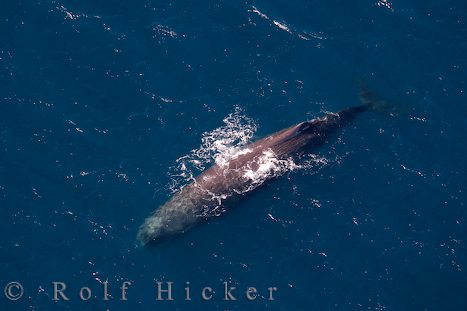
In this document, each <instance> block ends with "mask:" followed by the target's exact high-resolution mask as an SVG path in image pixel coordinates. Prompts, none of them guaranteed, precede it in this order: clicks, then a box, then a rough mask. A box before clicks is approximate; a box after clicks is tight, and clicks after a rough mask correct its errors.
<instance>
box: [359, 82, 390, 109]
mask: <svg viewBox="0 0 467 311" xmlns="http://www.w3.org/2000/svg"><path fill="white" fill-rule="evenodd" d="M358 97H359V98H360V102H361V103H362V105H363V106H365V107H367V108H368V109H369V110H375V111H388V110H390V109H391V107H390V105H389V104H388V102H386V101H385V100H382V99H381V98H380V97H378V96H377V95H376V94H375V93H373V92H372V91H370V90H369V89H368V88H367V87H366V85H365V83H364V82H362V81H360V86H359V91H358Z"/></svg>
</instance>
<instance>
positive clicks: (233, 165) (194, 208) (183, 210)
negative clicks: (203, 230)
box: [137, 105, 369, 245]
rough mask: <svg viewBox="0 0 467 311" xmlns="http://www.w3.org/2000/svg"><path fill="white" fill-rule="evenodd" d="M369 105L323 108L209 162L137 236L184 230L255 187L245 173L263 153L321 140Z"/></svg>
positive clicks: (277, 154) (281, 154)
mask: <svg viewBox="0 0 467 311" xmlns="http://www.w3.org/2000/svg"><path fill="white" fill-rule="evenodd" d="M368 107H369V106H368V105H362V106H356V107H351V108H347V109H344V110H341V111H339V112H337V113H328V114H326V115H325V116H323V117H321V118H317V119H314V120H311V121H304V122H300V123H298V124H295V125H292V126H290V127H288V128H285V129H283V130H281V131H278V132H276V133H273V134H271V135H269V136H266V137H264V138H262V139H260V140H258V141H256V142H254V143H251V144H249V145H247V146H246V147H245V149H244V152H240V153H239V155H238V156H237V157H234V158H232V159H230V160H229V161H228V162H227V163H223V164H222V165H219V164H215V165H213V166H212V167H210V168H209V169H207V170H206V171H204V172H203V173H201V174H200V175H199V176H197V177H196V178H195V179H194V181H193V182H192V183H190V184H188V185H186V186H185V187H183V188H182V189H181V190H180V191H179V192H178V193H176V194H175V195H174V196H173V197H172V198H171V199H170V200H169V201H167V202H166V203H165V204H164V205H162V206H160V207H159V208H157V209H156V210H155V211H154V212H153V213H152V214H151V215H150V216H149V217H147V218H146V220H145V221H144V223H143V224H142V225H141V226H140V228H139V231H138V234H137V240H138V241H139V242H140V243H141V244H143V245H145V244H147V243H149V242H151V241H153V240H157V239H160V238H163V237H166V236H170V235H174V234H178V233H183V232H185V231H186V230H188V229H189V228H191V227H192V226H193V225H195V224H196V223H198V222H199V221H201V220H203V219H206V218H208V217H210V216H212V215H215V214H216V210H217V209H220V208H221V207H222V204H223V202H224V201H225V200H226V199H228V198H231V197H234V196H238V195H239V194H243V193H246V192H248V190H249V189H253V188H254V186H255V185H254V182H255V181H254V179H252V178H251V177H249V176H248V174H246V172H248V171H249V172H253V173H254V172H255V171H257V170H258V169H259V168H260V165H261V159H263V158H264V156H265V155H267V154H269V155H273V156H274V158H276V159H288V158H294V157H295V156H297V155H298V154H300V153H301V152H302V151H303V149H304V148H305V147H307V148H308V147H310V146H311V147H313V146H318V145H320V144H322V143H323V142H324V141H325V139H326V137H327V136H328V135H329V134H330V133H331V132H333V131H334V130H336V129H338V128H340V127H342V126H343V125H345V124H346V123H348V122H350V121H351V120H352V119H353V118H354V117H356V116H357V115H358V114H359V113H361V112H363V111H365V110H367V109H368ZM271 176H274V175H272V174H271ZM263 181H264V180H263Z"/></svg>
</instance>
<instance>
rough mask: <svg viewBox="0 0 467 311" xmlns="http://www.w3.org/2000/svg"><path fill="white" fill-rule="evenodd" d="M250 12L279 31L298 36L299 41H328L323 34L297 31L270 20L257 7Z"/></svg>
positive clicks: (285, 24)
mask: <svg viewBox="0 0 467 311" xmlns="http://www.w3.org/2000/svg"><path fill="white" fill-rule="evenodd" d="M248 12H251V13H254V14H256V15H258V16H259V17H261V18H262V19H264V20H267V21H269V22H270V23H272V25H274V26H276V27H277V28H278V29H280V30H283V31H285V32H287V33H289V34H291V35H293V36H297V37H298V38H299V39H302V40H305V41H310V40H312V39H316V40H325V39H327V38H326V37H325V36H324V35H323V34H322V33H316V32H313V31H307V30H298V29H295V28H294V27H292V26H290V25H288V24H287V23H285V22H284V21H278V20H276V19H273V18H270V17H269V16H268V15H266V14H265V13H263V12H261V11H260V10H259V9H258V8H257V7H255V6H252V7H251V9H249V10H248Z"/></svg>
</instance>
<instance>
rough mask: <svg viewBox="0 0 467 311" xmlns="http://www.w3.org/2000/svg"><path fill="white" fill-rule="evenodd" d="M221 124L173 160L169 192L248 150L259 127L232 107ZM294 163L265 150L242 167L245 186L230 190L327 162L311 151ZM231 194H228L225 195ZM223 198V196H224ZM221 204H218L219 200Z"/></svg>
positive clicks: (257, 184) (248, 188)
mask: <svg viewBox="0 0 467 311" xmlns="http://www.w3.org/2000/svg"><path fill="white" fill-rule="evenodd" d="M223 123H224V125H223V126H221V127H218V128H216V129H214V130H212V131H209V132H205V133H203V136H202V138H201V145H200V146H199V147H198V148H196V149H193V150H192V151H191V152H190V153H189V154H187V155H184V156H182V157H180V158H178V159H177V160H176V165H174V166H172V167H171V168H170V170H169V176H170V178H171V181H170V184H169V188H170V190H171V191H172V193H175V192H178V191H179V190H180V189H181V188H183V187H184V186H185V185H186V184H188V183H190V182H193V181H194V182H196V181H195V178H194V177H195V176H197V175H199V174H200V173H201V172H202V171H204V170H205V169H206V168H208V167H209V166H210V165H213V164H214V163H215V164H216V165H218V166H220V167H223V166H226V165H227V164H228V163H229V161H230V160H232V159H234V158H236V157H238V156H239V155H242V154H245V153H248V152H250V151H251V150H249V149H248V147H247V145H248V144H249V143H251V141H252V137H253V136H254V134H255V133H256V130H257V129H258V126H257V124H256V122H255V121H254V120H253V119H251V118H249V117H248V116H246V115H245V114H244V111H243V109H241V108H240V107H236V108H235V110H234V111H233V112H232V113H230V114H229V115H228V116H227V117H225V118H224V119H223ZM299 162H300V163H297V162H296V161H295V160H294V159H293V158H287V159H280V158H278V157H277V156H276V155H275V154H274V152H273V151H272V150H270V149H268V150H265V151H264V152H263V154H262V155H260V156H259V158H258V159H257V161H256V165H254V167H253V166H252V165H249V166H247V167H246V168H245V167H244V168H240V169H241V170H243V172H242V176H243V178H245V181H247V182H246V184H247V186H246V188H244V189H232V191H233V193H237V194H241V193H246V192H249V191H252V190H253V189H255V188H257V187H258V186H260V185H262V184H263V183H264V182H265V181H266V180H268V179H271V178H273V177H277V176H280V175H283V174H284V173H286V172H290V171H296V170H299V169H300V170H303V169H306V170H310V169H313V170H311V171H316V169H320V168H322V167H323V166H325V165H327V164H328V163H329V160H328V159H327V158H325V157H321V156H318V155H314V154H308V155H305V156H303V157H302V158H301V159H300V161H299ZM226 195H227V196H230V194H226ZM223 199H225V198H223ZM219 205H220V203H219Z"/></svg>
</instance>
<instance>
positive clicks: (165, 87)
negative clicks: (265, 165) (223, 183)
mask: <svg viewBox="0 0 467 311" xmlns="http://www.w3.org/2000/svg"><path fill="white" fill-rule="evenodd" d="M466 15H467V5H466V3H465V2H464V1H454V0H443V1H422V0H416V1H410V2H404V1H400V0H397V1H396V0H394V1H393V0H389V1H379V2H378V1H377V0H372V1H358V2H352V1H303V0H297V1H293V2H289V1H278V0H274V1H242V2H240V1H202V2H193V1H178V2H166V3H164V2H161V1H145V2H135V1H111V2H109V1H91V0H82V1H62V0H59V1H40V2H39V1H3V2H2V3H1V4H0V34H1V40H0V100H1V104H0V206H1V208H0V213H1V214H0V219H1V227H2V229H1V232H2V234H1V238H0V266H1V274H0V288H1V289H2V292H3V288H4V287H5V286H6V285H7V283H9V282H11V281H17V282H20V283H21V284H22V285H23V288H24V295H23V297H22V298H21V299H19V300H17V301H9V300H8V299H7V298H6V297H5V295H2V296H1V297H0V309H1V310H107V309H109V310H265V309H269V310H466V309H467V298H466V297H467V296H466V295H467V274H466V269H467V266H466V263H467V258H466V257H467V256H466V255H467V254H466V238H467V236H466V221H467V211H466V210H465V201H466V191H467V189H466V184H467V179H466V168H467V166H466V161H465V159H466V156H465V154H466V151H467V147H466V145H465V142H466V136H467V135H466V128H467V122H466V120H467V106H466V103H467V96H466V93H467V87H466V77H467V75H466V74H467V71H466V66H467V57H466V55H467V25H466ZM359 80H365V81H366V83H367V85H368V86H369V88H371V89H372V90H373V91H374V92H376V93H377V94H378V95H379V96H380V97H381V98H382V99H384V100H386V101H387V102H388V103H389V104H390V105H392V106H393V107H397V113H393V114H392V115H390V114H388V113H385V112H380V113H378V112H377V113H375V112H368V113H366V114H363V115H361V116H360V117H359V118H357V120H355V121H354V122H353V123H352V124H351V125H350V126H347V127H346V128H345V129H343V130H341V131H339V132H338V133H336V134H335V135H334V136H332V137H330V138H329V141H328V143H327V144H326V145H325V146H323V147H321V148H319V149H317V150H314V151H313V152H314V153H315V154H316V155H318V156H319V157H322V158H324V159H325V160H326V161H325V162H326V163H325V164H322V165H319V166H315V167H311V168H308V169H304V170H296V171H294V172H290V173H288V174H285V175H284V176H282V177H280V178H277V179H275V180H273V181H271V182H268V183H267V184H265V185H264V186H263V187H261V188H260V189H257V191H254V192H252V193H250V194H249V195H247V196H246V197H245V198H244V199H242V200H240V202H238V204H237V205H236V207H235V209H233V210H232V211H231V212H229V213H226V214H224V215H222V217H218V218H215V219H211V221H209V222H207V223H204V224H202V225H200V226H198V227H196V228H194V229H193V230H191V231H188V232H186V233H185V234H183V235H181V236H179V237H177V238H174V239H172V240H170V241H168V242H166V243H161V244H159V245H153V246H150V247H145V248H142V247H139V246H137V244H136V242H135V236H136V232H137V230H138V227H139V225H140V224H141V223H142V222H143V220H144V218H145V217H146V216H147V215H148V214H149V213H150V212H151V211H152V210H154V209H155V208H156V207H158V206H159V205H161V204H163V203H164V202H165V201H166V200H167V199H168V198H169V197H170V196H171V195H172V192H171V190H170V187H169V185H170V184H171V182H173V176H172V175H173V172H174V170H175V171H176V169H174V167H176V165H177V162H176V160H177V159H179V158H181V157H183V156H184V155H188V154H190V152H191V150H193V149H196V148H199V146H200V144H201V137H202V136H203V133H206V132H208V133H209V132H210V131H213V130H214V129H216V128H219V127H222V125H223V119H224V118H226V117H227V116H228V115H229V114H230V113H232V112H235V111H237V110H240V118H241V119H242V118H243V119H242V120H241V122H244V120H249V119H251V120H253V121H254V123H255V124H256V128H257V130H256V133H255V134H254V139H255V138H259V137H262V136H264V135H267V134H269V133H271V132H274V131H276V130H279V129H281V128H284V127H286V126H289V125H291V124H294V123H297V122H299V121H302V120H305V119H310V118H313V117H318V116H320V115H322V114H323V113H324V112H325V111H337V110H339V109H342V108H345V107H348V106H352V105H357V104H358V103H359V100H358V96H357V91H358V81H359ZM241 122H240V123H241ZM241 124H243V123H241ZM106 280H107V281H108V282H109V292H110V294H111V295H112V299H110V301H103V300H102V285H101V282H104V281H106ZM52 281H61V282H65V283H66V284H67V287H68V288H67V290H66V294H67V295H68V296H69V298H70V301H59V302H53V301H52V298H53V297H52V295H53V291H52V285H51V282H52ZM124 281H130V282H132V285H131V286H130V287H129V289H128V294H127V298H128V301H125V302H123V301H120V300H119V298H120V289H119V287H120V286H121V284H122V282H124ZM156 281H163V282H164V281H172V282H174V289H173V291H174V292H173V296H174V298H175V301H172V302H167V301H164V302H160V301H156V300H155V285H154V283H155V282H156ZM187 281H189V282H190V285H191V291H192V301H184V300H183V299H184V290H183V288H184V287H185V282H187ZM224 281H227V282H229V284H230V285H232V286H236V287H237V290H236V291H235V294H236V296H237V298H238V300H237V301H223V300H222V298H223V284H222V282H224ZM82 286H87V287H90V288H91V289H92V290H93V296H97V297H96V298H92V299H91V300H90V301H87V302H83V301H80V300H79V298H78V291H79V289H80V288H81V287H82ZM205 286H210V287H212V288H213V289H214V290H215V294H214V297H213V299H212V300H210V301H202V300H201V298H200V291H201V288H202V287H205ZM248 286H255V287H257V289H258V291H259V294H260V296H259V297H258V298H257V299H256V300H255V301H251V302H250V301H247V300H246V299H245V298H244V296H243V295H241V294H240V292H241V291H244V290H245V289H246V287H248ZM270 286H274V287H277V288H278V290H277V292H276V294H275V300H274V301H270V300H268V299H267V288H268V287H270Z"/></svg>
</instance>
